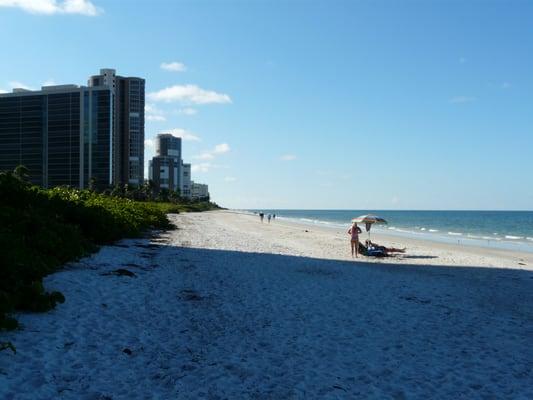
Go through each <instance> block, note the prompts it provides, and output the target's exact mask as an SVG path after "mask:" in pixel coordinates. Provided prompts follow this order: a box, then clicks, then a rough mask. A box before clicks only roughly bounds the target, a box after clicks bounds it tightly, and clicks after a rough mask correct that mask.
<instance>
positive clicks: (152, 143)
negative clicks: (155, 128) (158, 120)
mask: <svg viewBox="0 0 533 400" xmlns="http://www.w3.org/2000/svg"><path fill="white" fill-rule="evenodd" d="M144 146H145V147H148V148H150V149H153V148H155V140H154V139H144Z"/></svg>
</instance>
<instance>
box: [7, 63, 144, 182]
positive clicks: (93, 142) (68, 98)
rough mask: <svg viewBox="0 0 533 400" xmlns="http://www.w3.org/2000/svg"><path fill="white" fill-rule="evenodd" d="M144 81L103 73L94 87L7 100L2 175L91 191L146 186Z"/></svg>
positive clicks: (17, 92)
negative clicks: (17, 171)
mask: <svg viewBox="0 0 533 400" xmlns="http://www.w3.org/2000/svg"><path fill="white" fill-rule="evenodd" d="M143 163H144V79H140V78H125V77H121V76H116V75H115V70H112V69H103V70H101V71H100V75H96V76H93V77H91V78H89V84H88V87H85V86H76V85H55V86H44V87H42V88H41V90H36V91H30V90H25V89H18V88H17V89H13V92H12V93H5V94H0V170H13V169H14V168H15V167H17V166H18V165H24V166H26V167H27V168H28V169H29V177H30V180H31V182H32V183H34V184H37V185H40V186H43V187H53V186H59V185H68V186H73V187H79V188H86V187H88V186H89V184H90V183H91V182H95V183H96V185H97V186H100V187H106V186H109V185H115V184H124V183H129V184H135V185H138V184H141V183H142V181H143V178H144V177H143Z"/></svg>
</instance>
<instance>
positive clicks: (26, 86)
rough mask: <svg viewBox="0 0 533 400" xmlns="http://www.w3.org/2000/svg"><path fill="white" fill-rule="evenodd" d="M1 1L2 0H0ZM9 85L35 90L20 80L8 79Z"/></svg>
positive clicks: (15, 87)
mask: <svg viewBox="0 0 533 400" xmlns="http://www.w3.org/2000/svg"><path fill="white" fill-rule="evenodd" d="M0 1H2V0H0ZM9 87H10V88H11V89H26V90H35V89H34V88H32V87H31V86H28V85H26V84H24V83H22V82H19V81H10V82H9Z"/></svg>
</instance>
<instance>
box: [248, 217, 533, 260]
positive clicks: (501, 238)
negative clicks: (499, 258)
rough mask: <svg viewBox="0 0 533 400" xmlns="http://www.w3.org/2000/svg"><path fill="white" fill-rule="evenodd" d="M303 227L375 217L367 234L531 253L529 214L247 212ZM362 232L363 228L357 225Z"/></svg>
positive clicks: (532, 238) (532, 234)
mask: <svg viewBox="0 0 533 400" xmlns="http://www.w3.org/2000/svg"><path fill="white" fill-rule="evenodd" d="M247 211H248V212H256V213H257V212H264V213H265V215H266V214H276V218H281V219H289V220H293V221H296V222H300V223H304V224H312V225H319V226H330V227H336V228H341V227H345V228H347V227H348V226H349V225H350V221H351V219H352V218H355V217H358V216H360V215H364V214H374V215H378V216H380V217H382V218H385V219H386V220H387V222H388V223H387V224H386V225H373V226H372V228H371V232H376V233H386V234H390V235H397V236H406V237H414V238H418V239H426V240H433V241H439V242H447V243H457V244H464V245H474V246H483V247H492V248H503V249H509V250H519V251H528V252H533V211H399V210H394V211H393V210H247ZM361 228H362V229H363V230H364V226H361Z"/></svg>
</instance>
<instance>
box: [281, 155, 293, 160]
mask: <svg viewBox="0 0 533 400" xmlns="http://www.w3.org/2000/svg"><path fill="white" fill-rule="evenodd" d="M280 158H281V160H282V161H294V160H296V156H295V155H294V154H284V155H282V156H281V157H280Z"/></svg>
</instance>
